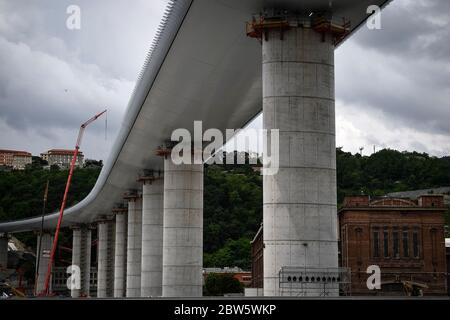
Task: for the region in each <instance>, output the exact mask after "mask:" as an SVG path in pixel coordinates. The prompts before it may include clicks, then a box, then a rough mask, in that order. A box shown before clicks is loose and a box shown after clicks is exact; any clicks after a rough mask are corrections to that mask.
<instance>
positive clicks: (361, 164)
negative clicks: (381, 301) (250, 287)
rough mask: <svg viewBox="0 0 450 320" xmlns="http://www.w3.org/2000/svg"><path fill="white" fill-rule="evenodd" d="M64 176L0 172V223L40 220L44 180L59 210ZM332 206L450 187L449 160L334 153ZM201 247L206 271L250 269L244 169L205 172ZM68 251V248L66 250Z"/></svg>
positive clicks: (255, 175) (256, 218) (251, 214)
mask: <svg viewBox="0 0 450 320" xmlns="http://www.w3.org/2000/svg"><path fill="white" fill-rule="evenodd" d="M99 172H100V169H99V168H83V169H77V170H76V171H75V175H74V179H73V184H72V188H71V192H70V195H69V199H68V205H69V206H71V205H73V204H75V203H77V202H79V201H80V200H81V199H83V198H84V197H85V196H86V195H87V194H88V193H89V191H90V190H91V189H92V187H93V186H94V184H95V181H96V179H97V176H98V174H99ZM67 174H68V173H67V171H58V170H50V171H48V170H42V169H40V168H39V167H34V168H29V169H28V170H26V171H22V172H0V221H6V220H12V219H22V218H26V217H29V216H36V215H39V214H41V210H42V195H43V190H44V186H45V183H46V180H47V179H49V181H50V191H49V201H48V212H53V211H55V210H57V209H58V208H59V205H60V201H61V198H62V195H63V191H64V185H65V182H66V178H67ZM337 183H338V202H339V203H340V202H342V200H343V197H344V196H345V195H351V194H361V193H365V194H370V195H384V194H386V193H390V192H396V191H406V190H414V189H426V188H433V187H440V186H450V161H449V158H441V159H439V158H436V157H431V156H429V155H427V154H424V153H417V152H398V151H395V150H381V151H379V152H377V153H375V154H373V155H371V156H361V155H359V154H356V155H352V154H351V153H347V152H343V151H342V150H340V149H337ZM204 190H205V194H204V244H205V259H204V265H205V266H207V267H212V266H216V267H223V266H230V267H232V266H240V267H243V268H246V269H247V268H249V266H250V240H251V239H252V238H253V236H254V234H255V232H256V231H257V229H258V228H259V225H260V223H261V221H262V179H261V176H260V174H259V172H257V171H255V170H253V168H252V167H251V166H250V165H220V166H218V165H212V166H206V167H205V183H204ZM67 245H70V244H67Z"/></svg>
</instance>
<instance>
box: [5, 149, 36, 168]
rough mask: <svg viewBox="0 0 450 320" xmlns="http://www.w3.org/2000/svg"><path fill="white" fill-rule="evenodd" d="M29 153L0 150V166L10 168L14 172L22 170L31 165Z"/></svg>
mask: <svg viewBox="0 0 450 320" xmlns="http://www.w3.org/2000/svg"><path fill="white" fill-rule="evenodd" d="M31 162H32V156H31V153H29V152H26V151H19V150H0V166H5V167H11V168H13V169H14V170H24V169H25V167H26V166H27V165H28V164H31Z"/></svg>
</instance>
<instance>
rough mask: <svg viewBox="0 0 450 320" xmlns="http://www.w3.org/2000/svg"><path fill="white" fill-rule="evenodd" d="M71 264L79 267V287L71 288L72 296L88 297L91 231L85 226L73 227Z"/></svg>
mask: <svg viewBox="0 0 450 320" xmlns="http://www.w3.org/2000/svg"><path fill="white" fill-rule="evenodd" d="M72 241H73V245H72V265H74V266H78V267H79V268H80V278H81V280H80V282H81V283H80V289H76V288H73V289H72V290H71V296H72V298H78V297H89V292H90V283H91V242H92V232H91V229H90V228H88V227H86V226H76V227H73V238H72Z"/></svg>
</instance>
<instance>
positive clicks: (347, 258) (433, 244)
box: [338, 195, 447, 295]
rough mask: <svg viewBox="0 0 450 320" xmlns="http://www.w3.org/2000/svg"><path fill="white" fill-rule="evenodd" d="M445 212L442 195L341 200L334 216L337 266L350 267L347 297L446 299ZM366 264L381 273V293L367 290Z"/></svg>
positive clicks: (359, 197)
mask: <svg viewBox="0 0 450 320" xmlns="http://www.w3.org/2000/svg"><path fill="white" fill-rule="evenodd" d="M446 210H447V209H446V208H445V206H444V199H443V196H442V195H426V196H420V197H419V198H418V199H417V200H410V199H405V198H379V199H370V197H369V196H355V197H346V198H345V199H344V203H343V207H342V209H341V210H339V213H338V215H339V229H340V230H339V231H340V232H339V233H340V253H341V254H340V264H341V266H342V267H346V268H350V269H351V275H352V294H353V295H373V294H377V295H404V294H405V292H406V291H405V290H412V291H414V294H424V295H446V294H447V276H446V274H447V267H446V251H445V241H444V239H445V235H444V223H445V220H444V215H443V214H444V212H445V211H446ZM370 265H378V266H379V267H380V269H381V283H382V289H381V290H368V289H367V285H366V281H367V278H368V276H369V275H368V274H367V273H366V271H367V267H368V266H370ZM408 288H409V289H408Z"/></svg>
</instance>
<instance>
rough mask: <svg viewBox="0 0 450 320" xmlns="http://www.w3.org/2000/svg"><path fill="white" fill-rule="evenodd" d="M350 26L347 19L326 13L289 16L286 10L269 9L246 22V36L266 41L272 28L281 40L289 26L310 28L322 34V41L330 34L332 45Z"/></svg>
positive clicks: (346, 32) (341, 38) (337, 41)
mask: <svg viewBox="0 0 450 320" xmlns="http://www.w3.org/2000/svg"><path fill="white" fill-rule="evenodd" d="M350 27H351V23H350V21H349V20H347V19H345V18H342V20H336V19H334V18H333V17H332V16H331V15H330V14H328V13H313V12H311V13H310V14H309V15H293V16H290V15H289V14H288V12H287V11H271V12H270V13H267V12H266V13H264V14H260V15H259V17H256V16H254V17H253V19H252V21H250V22H247V24H246V33H247V36H248V37H251V38H256V39H259V40H260V41H262V39H264V40H265V41H268V40H269V31H271V30H274V31H279V32H280V40H283V34H284V32H285V31H287V30H289V29H291V28H312V29H313V30H314V31H316V32H318V33H320V34H322V39H323V41H325V35H326V34H331V35H332V37H333V43H334V45H338V44H339V43H340V42H342V40H344V38H345V37H346V36H347V35H349V34H350Z"/></svg>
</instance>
